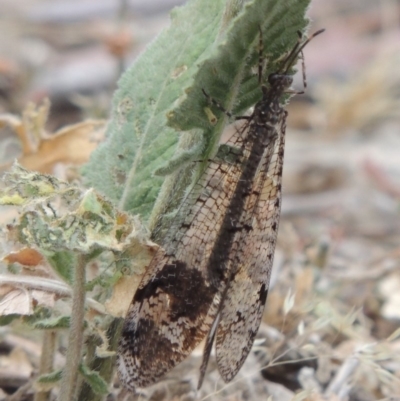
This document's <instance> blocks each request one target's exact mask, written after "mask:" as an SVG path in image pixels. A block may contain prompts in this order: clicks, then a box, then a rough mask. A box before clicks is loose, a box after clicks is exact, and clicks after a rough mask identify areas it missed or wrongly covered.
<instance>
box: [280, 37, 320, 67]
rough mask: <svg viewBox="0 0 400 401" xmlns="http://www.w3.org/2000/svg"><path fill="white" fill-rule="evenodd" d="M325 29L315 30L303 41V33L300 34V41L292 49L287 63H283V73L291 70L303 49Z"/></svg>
mask: <svg viewBox="0 0 400 401" xmlns="http://www.w3.org/2000/svg"><path fill="white" fill-rule="evenodd" d="M324 31H325V29H320V30H319V31H317V32H314V33H313V34H312V35H311V36H310V37H309V38H307V39H306V40H305V41H304V42H303V43H301V42H300V40H301V34H299V36H300V38H299V42H298V43H297V44H296V46H295V47H294V48H293V49H292V51H291V52H290V53H289V55H288V57H287V59H286V60H287V61H286V63H283V66H282V69H281V70H280V71H281V72H282V73H283V74H287V73H288V72H289V70H290V68H292V67H293V64H294V63H295V62H296V60H297V58H298V57H299V55H301V54H302V52H303V49H304V48H305V47H306V46H307V44H308V43H310V41H311V40H312V39H314V38H315V37H316V36H318V35H319V34H321V33H322V32H324ZM285 65H286V68H285Z"/></svg>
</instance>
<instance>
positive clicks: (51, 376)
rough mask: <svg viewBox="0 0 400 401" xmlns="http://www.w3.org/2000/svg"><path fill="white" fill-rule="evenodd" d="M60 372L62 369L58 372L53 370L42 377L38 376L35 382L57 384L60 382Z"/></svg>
mask: <svg viewBox="0 0 400 401" xmlns="http://www.w3.org/2000/svg"><path fill="white" fill-rule="evenodd" d="M62 372H63V371H62V369H60V370H55V371H54V372H51V373H46V374H44V375H41V376H39V377H38V378H37V380H36V381H37V382H38V383H42V384H48V383H57V382H59V381H60V380H61V377H62Z"/></svg>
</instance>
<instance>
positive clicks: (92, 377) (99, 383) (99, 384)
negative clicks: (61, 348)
mask: <svg viewBox="0 0 400 401" xmlns="http://www.w3.org/2000/svg"><path fill="white" fill-rule="evenodd" d="M79 373H80V374H81V375H82V376H83V378H84V379H85V381H86V382H87V383H88V384H89V386H90V387H91V388H92V390H93V391H94V392H95V393H96V394H108V385H107V382H106V381H105V380H104V379H103V378H102V377H101V376H100V375H99V374H98V373H97V372H95V371H94V370H90V369H89V368H88V367H87V366H86V365H84V364H80V365H79Z"/></svg>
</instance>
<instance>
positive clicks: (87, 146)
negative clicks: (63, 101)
mask: <svg viewBox="0 0 400 401" xmlns="http://www.w3.org/2000/svg"><path fill="white" fill-rule="evenodd" d="M104 129H105V121H103V120H87V121H84V122H81V123H78V124H73V125H68V126H67V127H64V128H63V129H61V130H60V131H57V132H56V133H55V134H54V135H52V136H51V137H48V138H43V139H42V141H41V143H40V145H39V147H38V150H37V152H36V153H34V154H29V155H23V156H22V157H21V158H19V159H18V162H19V163H20V164H21V165H22V166H23V167H25V168H27V169H29V170H35V171H39V172H41V173H51V172H52V171H53V168H54V165H55V164H57V163H65V164H74V165H80V164H83V163H85V162H86V161H88V160H89V156H90V154H91V153H92V151H93V150H94V149H95V148H96V147H97V145H98V142H100V141H101V139H102V138H103V135H104Z"/></svg>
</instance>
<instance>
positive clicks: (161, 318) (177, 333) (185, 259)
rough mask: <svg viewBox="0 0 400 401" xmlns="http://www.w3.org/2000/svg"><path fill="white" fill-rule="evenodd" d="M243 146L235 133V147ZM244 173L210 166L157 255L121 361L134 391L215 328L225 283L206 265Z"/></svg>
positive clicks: (137, 300) (133, 311)
mask: <svg viewBox="0 0 400 401" xmlns="http://www.w3.org/2000/svg"><path fill="white" fill-rule="evenodd" d="M241 142H242V138H241V134H240V133H236V135H235V138H233V140H232V142H231V144H232V145H236V147H237V146H241ZM232 152H233V150H232ZM244 153H245V152H244ZM235 157H236V160H237V159H238V156H237V152H236V156H235ZM238 161H239V160H238ZM240 171H241V167H240V163H234V164H232V165H230V166H226V165H221V164H218V163H215V162H211V163H210V165H209V166H208V168H207V171H206V173H205V175H204V177H205V178H204V179H203V180H201V181H200V182H199V183H197V184H196V186H195V188H194V189H193V190H192V191H191V192H190V194H189V196H188V197H187V198H186V199H185V201H184V203H183V206H182V208H181V210H180V212H179V215H180V216H183V221H182V220H181V221H179V223H175V224H174V226H173V227H172V228H171V230H170V233H169V236H168V240H167V243H166V247H165V249H160V250H159V251H158V252H157V254H156V255H155V257H154V258H153V260H152V261H151V263H150V265H149V267H148V269H147V272H146V274H145V276H144V277H143V279H142V281H141V283H140V285H139V288H138V290H137V292H136V293H135V296H134V298H133V300H132V303H131V305H130V308H129V311H128V314H127V316H126V319H125V323H124V328H123V332H122V336H121V340H120V345H119V352H118V354H119V355H118V361H117V364H118V371H119V376H120V378H121V380H122V382H123V383H124V384H125V386H126V387H128V388H130V389H131V390H133V389H134V388H136V387H145V386H148V385H150V384H152V383H154V382H156V381H157V380H158V379H159V378H160V377H162V376H163V375H164V374H165V373H166V372H168V371H169V370H171V369H172V368H173V367H174V366H175V365H177V364H178V363H179V362H181V361H182V360H183V359H184V358H185V357H186V356H187V355H188V354H189V353H190V352H191V351H192V350H193V349H194V348H195V347H196V346H197V345H198V343H199V342H200V341H201V340H202V339H203V338H204V337H205V335H206V334H207V333H208V332H209V330H210V327H211V325H212V323H213V321H214V317H215V315H216V312H217V310H218V305H219V301H220V294H221V288H224V286H225V285H224V282H216V280H215V277H210V274H209V271H208V270H207V261H208V259H209V255H210V253H211V251H212V248H213V244H214V242H215V238H216V237H217V235H218V232H219V229H220V227H221V224H222V221H223V217H224V215H225V212H226V209H227V207H228V206H229V201H230V199H231V197H232V195H233V193H234V191H235V188H236V185H237V182H238V179H239V176H240ZM221 280H222V279H221Z"/></svg>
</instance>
